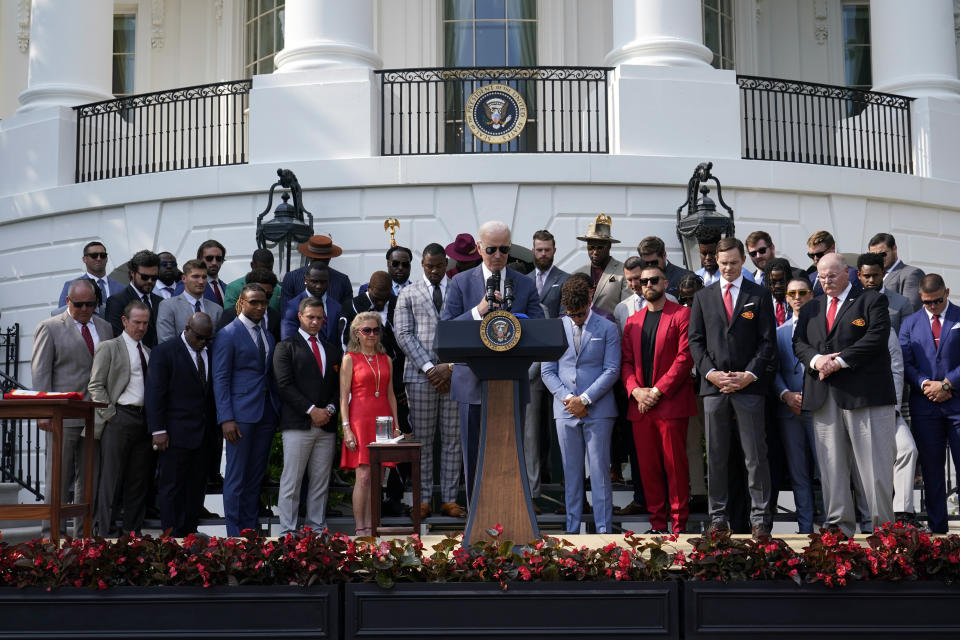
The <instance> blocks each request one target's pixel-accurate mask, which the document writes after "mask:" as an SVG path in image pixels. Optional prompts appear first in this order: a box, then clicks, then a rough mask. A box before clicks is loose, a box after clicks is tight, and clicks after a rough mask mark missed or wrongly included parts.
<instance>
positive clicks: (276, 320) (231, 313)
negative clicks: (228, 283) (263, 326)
mask: <svg viewBox="0 0 960 640" xmlns="http://www.w3.org/2000/svg"><path fill="white" fill-rule="evenodd" d="M281 315H282V314H281V313H280V312H279V311H277V310H275V309H268V310H267V331H269V332H270V335H271V336H273V342H274V344H280V316H281ZM236 319H237V310H236V308H230V309H224V310H223V313H222V314H220V322H218V323H217V331H220V329H223V328H224V327H225V326H227V325H228V324H230V323H231V322H233V321H234V320H236Z"/></svg>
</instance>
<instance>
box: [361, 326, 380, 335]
mask: <svg viewBox="0 0 960 640" xmlns="http://www.w3.org/2000/svg"><path fill="white" fill-rule="evenodd" d="M358 331H359V332H360V333H362V334H363V335H365V336H378V335H380V327H360V329H358Z"/></svg>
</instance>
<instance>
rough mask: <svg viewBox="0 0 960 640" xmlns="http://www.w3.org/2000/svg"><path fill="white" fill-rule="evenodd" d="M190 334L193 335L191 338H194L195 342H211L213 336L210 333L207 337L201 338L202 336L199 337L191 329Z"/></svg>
mask: <svg viewBox="0 0 960 640" xmlns="http://www.w3.org/2000/svg"><path fill="white" fill-rule="evenodd" d="M190 332H191V333H192V334H193V337H194V338H196V339H197V340H199V341H200V342H213V334H212V333H211V334H208V335H205V336H202V335H200V334H199V333H197V332H196V331H193V330H192V329H191V331H190Z"/></svg>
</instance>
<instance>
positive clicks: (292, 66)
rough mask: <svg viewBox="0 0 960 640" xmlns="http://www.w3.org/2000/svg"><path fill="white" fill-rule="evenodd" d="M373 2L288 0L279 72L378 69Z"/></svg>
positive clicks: (278, 62) (279, 58)
mask: <svg viewBox="0 0 960 640" xmlns="http://www.w3.org/2000/svg"><path fill="white" fill-rule="evenodd" d="M373 5H374V3H373V0H349V1H345V0H287V3H286V5H285V9H284V10H285V12H286V13H285V18H284V47H283V50H282V51H279V52H278V53H277V55H276V57H275V58H274V64H276V67H277V72H278V73H286V72H290V71H306V70H310V69H321V68H325V67H332V66H334V65H338V66H344V65H346V66H352V67H358V66H359V67H373V68H379V67H380V66H381V65H382V62H381V60H380V57H379V56H377V54H376V52H375V51H374V48H375V46H374V34H373Z"/></svg>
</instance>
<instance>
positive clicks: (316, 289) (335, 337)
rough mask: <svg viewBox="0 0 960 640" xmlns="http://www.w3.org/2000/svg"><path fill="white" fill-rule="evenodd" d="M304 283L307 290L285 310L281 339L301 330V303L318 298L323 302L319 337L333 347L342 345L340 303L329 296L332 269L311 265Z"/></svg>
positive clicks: (281, 325)
mask: <svg viewBox="0 0 960 640" xmlns="http://www.w3.org/2000/svg"><path fill="white" fill-rule="evenodd" d="M303 281H304V284H305V285H306V288H305V289H304V290H303V291H301V292H300V293H298V294H297V295H296V296H295V297H294V298H293V299H292V300H290V302H288V303H287V306H286V307H285V308H284V309H283V320H282V321H281V323H280V338H281V339H282V340H286V339H287V338H289V337H290V336H293V335H296V333H297V331H299V330H300V320H299V318H300V315H299V314H300V303H301V302H302V301H303V300H306V299H307V298H318V299H319V300H321V301H322V302H323V328H322V329H320V332H319V333H318V334H317V337H319V338H320V339H321V340H323V341H324V342H329V343H330V344H332V345H341V344H342V340H341V338H342V336H341V335H340V315H341V314H340V302H339V301H338V300H336V299H334V297H333V296H330V295H327V291H328V290H329V287H330V267H328V266H327V265H325V264H323V263H322V262H312V263H310V264H309V265H307V270H306V272H305V273H304V274H303Z"/></svg>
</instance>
